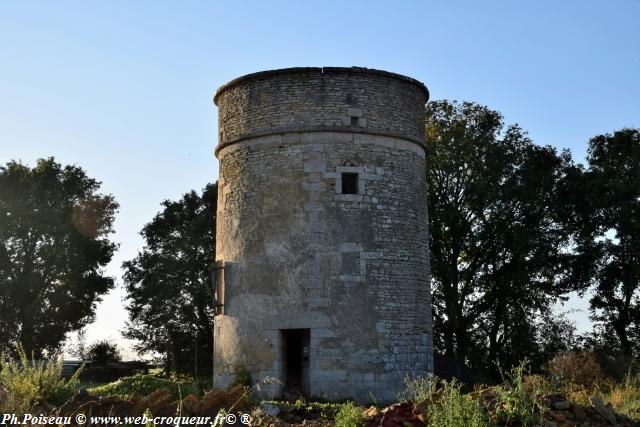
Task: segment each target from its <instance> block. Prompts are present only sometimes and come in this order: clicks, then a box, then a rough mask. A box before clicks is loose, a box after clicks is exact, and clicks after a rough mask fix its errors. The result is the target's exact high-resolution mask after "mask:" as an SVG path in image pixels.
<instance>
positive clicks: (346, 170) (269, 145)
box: [214, 67, 433, 401]
mask: <svg viewBox="0 0 640 427" xmlns="http://www.w3.org/2000/svg"><path fill="white" fill-rule="evenodd" d="M428 97H429V93H428V91H427V88H426V87H425V86H424V85H423V84H422V83H420V82H418V81H417V80H414V79H411V78H409V77H404V76H401V75H398V74H393V73H389V72H385V71H379V70H371V69H366V68H355V67H354V68H335V67H325V68H289V69H282V70H273V71H264V72H259V73H255V74H249V75H246V76H243V77H240V78H237V79H235V80H233V81H231V82H229V83H227V84H225V85H224V86H222V87H221V88H220V89H218V91H217V92H216V94H215V96H214V102H215V104H216V105H217V106H218V129H219V140H218V146H217V148H216V151H215V153H216V156H217V158H218V159H219V161H220V177H219V187H218V212H217V238H216V261H217V266H218V268H217V271H218V273H217V282H218V285H217V286H218V303H219V308H218V314H217V315H216V316H215V318H214V328H215V332H214V340H215V342H214V348H215V350H214V372H215V373H214V380H215V382H216V385H226V384H227V383H228V382H230V381H231V380H232V379H233V377H234V369H235V367H236V366H239V365H242V366H243V367H244V368H245V369H246V370H248V371H249V372H250V373H251V374H252V377H253V381H254V382H257V381H260V380H261V379H263V378H265V377H267V376H268V377H275V378H278V379H279V380H280V381H281V384H274V385H271V386H270V387H269V390H268V391H267V392H265V391H264V390H265V388H264V387H262V390H263V392H264V393H265V394H273V393H275V394H278V393H282V392H284V391H294V392H302V393H304V394H305V395H309V396H322V397H326V398H330V399H336V398H354V399H357V400H360V401H366V400H370V399H371V397H372V396H373V397H374V398H376V399H379V400H385V399H393V398H395V397H396V396H397V393H398V392H399V391H400V390H401V389H402V388H403V380H404V378H405V376H410V377H413V376H418V375H424V374H426V373H428V372H430V371H432V369H433V357H432V339H431V293H430V289H429V257H428V234H427V189H426V182H425V178H426V177H425V148H426V147H425V135H424V106H425V103H426V102H427V100H428Z"/></svg>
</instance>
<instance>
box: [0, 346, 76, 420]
mask: <svg viewBox="0 0 640 427" xmlns="http://www.w3.org/2000/svg"><path fill="white" fill-rule="evenodd" d="M0 367H1V370H0V388H2V389H4V398H3V399H2V401H0V412H4V413H15V414H18V413H24V412H25V411H27V410H29V408H30V407H32V406H33V405H35V404H37V403H39V402H48V403H52V404H54V405H60V404H62V403H64V402H65V401H66V400H67V399H69V398H70V397H71V396H72V395H73V394H74V392H75V389H76V386H77V384H78V375H79V374H80V370H78V371H76V373H75V374H74V375H73V376H72V377H71V378H70V379H69V380H68V381H67V380H65V379H63V378H62V359H61V358H58V357H57V355H54V356H53V357H51V358H50V359H49V360H47V361H35V360H30V359H28V358H27V355H26V353H25V352H24V350H23V349H22V348H21V347H18V360H17V361H16V360H12V359H9V357H7V356H5V355H2V356H0Z"/></svg>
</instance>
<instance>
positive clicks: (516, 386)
mask: <svg viewBox="0 0 640 427" xmlns="http://www.w3.org/2000/svg"><path fill="white" fill-rule="evenodd" d="M526 364H527V362H526V361H524V362H521V363H520V365H518V366H516V367H514V368H513V369H511V371H510V372H509V373H507V374H506V375H505V374H504V373H503V372H502V370H501V369H500V373H501V375H502V380H503V384H501V385H500V386H497V387H495V388H494V390H495V392H496V399H495V408H494V410H495V418H496V420H497V421H498V422H500V423H504V424H507V425H511V424H514V425H521V426H523V427H526V426H531V425H534V424H536V423H538V422H539V421H540V417H541V416H542V409H541V408H540V407H539V406H538V404H537V403H536V400H537V398H538V397H539V396H540V394H541V393H542V390H538V389H529V388H527V387H525V382H524V378H525V374H526V373H527V371H526V368H525V366H526Z"/></svg>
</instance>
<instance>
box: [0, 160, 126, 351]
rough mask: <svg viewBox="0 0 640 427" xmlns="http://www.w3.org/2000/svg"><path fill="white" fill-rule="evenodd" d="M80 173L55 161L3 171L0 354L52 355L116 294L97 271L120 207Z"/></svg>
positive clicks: (12, 165) (111, 247) (109, 251)
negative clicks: (103, 299)
mask: <svg viewBox="0 0 640 427" xmlns="http://www.w3.org/2000/svg"><path fill="white" fill-rule="evenodd" d="M99 188H100V183H99V182H98V181H96V180H95V179H92V178H89V177H88V176H87V174H86V172H85V171H84V170H83V169H81V168H80V167H78V166H62V165H61V164H59V163H57V162H55V160H54V159H53V158H49V159H40V160H38V161H37V164H36V166H35V167H34V168H30V167H29V166H27V165H24V164H22V163H19V162H15V161H12V162H9V163H7V164H6V165H5V166H1V167H0V307H2V309H1V310H0V349H11V348H13V344H14V343H16V342H19V343H21V344H22V346H23V347H24V350H25V352H26V354H28V355H30V356H31V355H32V354H33V355H34V356H36V357H38V356H39V355H41V353H42V352H43V351H48V352H52V351H53V350H55V349H57V348H58V347H59V346H60V345H61V343H62V342H63V341H64V339H65V335H66V334H67V333H68V332H70V331H74V330H78V329H80V328H82V327H83V326H84V325H86V324H88V323H90V322H92V321H93V318H94V310H95V307H96V304H97V303H98V302H99V301H100V296H101V295H104V294H105V293H106V292H108V291H109V290H110V289H111V288H112V287H113V279H112V278H111V277H108V276H106V275H105V274H104V272H103V270H102V268H103V267H104V266H105V265H106V264H107V263H108V262H109V261H110V260H111V258H112V256H113V253H114V251H115V250H116V248H117V245H116V244H115V243H113V242H111V241H110V240H109V234H110V233H112V232H113V229H112V224H113V220H114V215H115V213H116V211H117V208H118V205H117V203H116V202H115V200H114V199H113V197H112V196H110V195H103V194H99V193H98V190H99Z"/></svg>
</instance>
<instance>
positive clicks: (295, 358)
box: [281, 329, 310, 396]
mask: <svg viewBox="0 0 640 427" xmlns="http://www.w3.org/2000/svg"><path fill="white" fill-rule="evenodd" d="M281 332H282V357H283V360H282V366H283V368H284V389H283V394H284V395H303V396H308V395H309V335H310V334H309V329H282V330H281Z"/></svg>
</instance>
